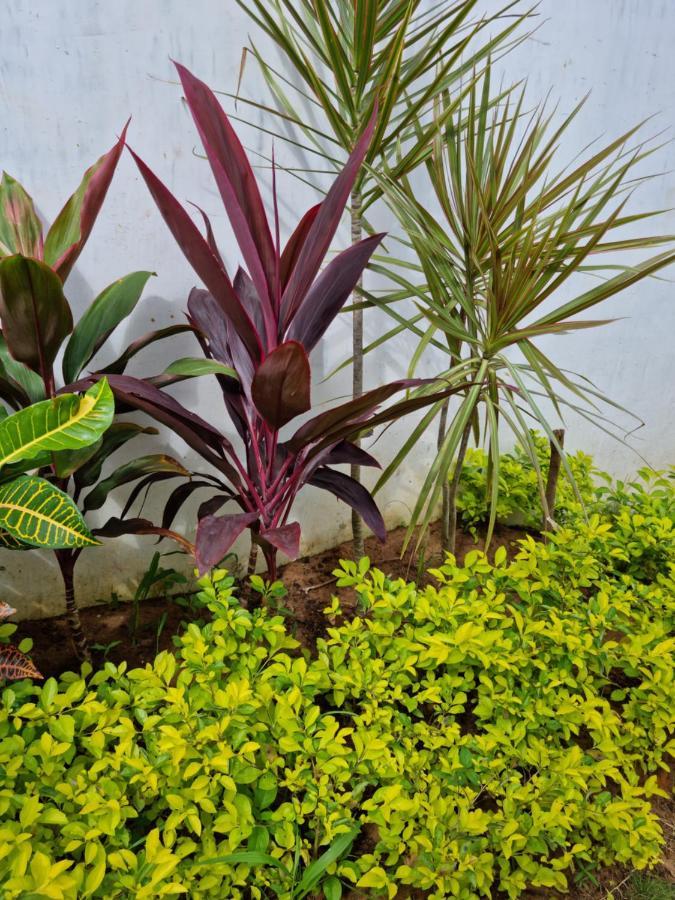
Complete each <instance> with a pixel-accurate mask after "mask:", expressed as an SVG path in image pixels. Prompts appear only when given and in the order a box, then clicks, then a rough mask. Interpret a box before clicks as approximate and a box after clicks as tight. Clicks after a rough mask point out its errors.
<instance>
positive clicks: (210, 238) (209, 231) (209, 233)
mask: <svg viewBox="0 0 675 900" xmlns="http://www.w3.org/2000/svg"><path fill="white" fill-rule="evenodd" d="M188 203H189V204H190V206H194V208H195V209H196V210H197V211H198V212H199V213H200V214H201V217H202V220H203V222H204V229H205V230H206V243H207V244H208V245H209V247H210V248H211V251H212V253H213V255H214V256H215V257H216V259H217V260H218V262H219V263H220V265H221V266H222V267H223V269H224V271H225V272H227V268H226V266H225V263H224V261H223V257H222V256H221V255H220V250H219V249H218V244H217V243H216V238H215V235H214V233H213V228H212V227H211V219H209V217H208V216H207V215H206V213H205V212H204V210H203V209H202V208H201V206H197V204H196V203H193V202H192V200H188Z"/></svg>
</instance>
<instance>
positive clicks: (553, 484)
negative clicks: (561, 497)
mask: <svg viewBox="0 0 675 900" xmlns="http://www.w3.org/2000/svg"><path fill="white" fill-rule="evenodd" d="M553 434H554V435H555V439H556V440H557V442H558V446H559V447H560V449H561V450H562V449H563V446H564V443H565V430H564V429H563V428H556V429H554V431H553ZM549 446H550V457H549V464H548V476H547V478H546V509H547V511H548V512H545V513H544V522H543V525H542V531H552V530H553V527H554V525H555V519H554V517H555V498H556V493H557V490H558V478H559V477H560V464H561V462H562V459H561V456H560V453H559V451H558V447H556V445H555V444H554V443H553V441H550V442H549Z"/></svg>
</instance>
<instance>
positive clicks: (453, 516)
mask: <svg viewBox="0 0 675 900" xmlns="http://www.w3.org/2000/svg"><path fill="white" fill-rule="evenodd" d="M470 436H471V422H468V423H467V425H466V427H465V429H464V432H463V434H462V440H461V441H460V444H459V450H458V451H457V459H456V460H455V471H454V472H453V475H452V481H451V482H450V490H449V494H448V498H449V512H448V521H449V523H450V529H449V534H448V548H449V550H450V553H454V552H455V549H456V544H457V492H458V491H459V479H460V478H461V476H462V469H463V468H464V457H465V456H466V448H467V447H468V446H469V437H470Z"/></svg>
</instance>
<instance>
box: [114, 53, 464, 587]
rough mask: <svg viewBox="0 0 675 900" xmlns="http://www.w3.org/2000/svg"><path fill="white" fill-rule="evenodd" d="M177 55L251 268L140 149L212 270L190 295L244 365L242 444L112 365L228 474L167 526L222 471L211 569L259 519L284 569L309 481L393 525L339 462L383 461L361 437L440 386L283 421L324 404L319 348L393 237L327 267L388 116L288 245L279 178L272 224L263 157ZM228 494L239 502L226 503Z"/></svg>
mask: <svg viewBox="0 0 675 900" xmlns="http://www.w3.org/2000/svg"><path fill="white" fill-rule="evenodd" d="M176 67H177V69H178V73H179V76H180V79H181V82H182V85H183V90H184V93H185V99H186V101H187V105H188V107H189V109H190V112H191V113H192V117H193V119H194V122H195V124H196V126H197V130H198V132H199V135H200V138H201V140H202V144H203V146H204V150H205V153H206V156H207V158H208V161H209V163H210V166H211V169H212V172H213V176H214V178H215V181H216V184H217V187H218V190H219V193H220V196H221V198H222V200H223V204H224V206H225V211H226V213H227V216H228V218H229V220H230V223H231V225H232V228H233V231H234V234H235V236H236V240H237V242H238V244H239V248H240V250H241V253H242V256H243V258H244V263H245V265H246V268H247V271H246V270H244V269H243V268H239V270H238V272H237V273H236V276H235V278H234V279H233V280H231V279H230V277H229V275H228V273H227V271H226V269H225V265H224V263H223V260H222V257H221V255H220V253H219V251H218V247H217V246H216V244H215V241H214V238H213V231H212V229H211V227H210V224H209V221H208V218H207V217H206V216H205V215H204V221H205V230H206V236H202V233H201V232H200V230H199V229H198V228H197V226H196V225H195V224H194V222H193V220H192V218H191V217H190V216H189V215H188V213H187V212H186V211H185V209H184V208H183V206H181V204H180V203H179V202H178V201H177V200H176V198H175V197H174V196H173V195H172V194H171V193H170V191H169V190H168V189H167V188H166V187H165V185H164V184H162V182H161V181H160V180H159V179H158V178H157V177H156V176H155V175H154V174H153V172H152V171H151V170H150V169H149V168H148V166H147V165H146V164H145V163H144V162H143V161H142V160H141V159H140V158H139V157H138V156H137V155H136V154H134V158H135V160H136V162H137V164H138V167H139V169H140V172H141V174H142V176H143V178H144V179H145V182H146V184H147V185H148V188H149V189H150V192H151V194H152V196H153V197H154V199H155V202H156V203H157V206H158V207H159V210H160V212H161V213H162V216H163V217H164V220H165V221H166V223H167V225H168V226H169V229H170V230H171V232H172V234H173V235H174V237H175V239H176V241H177V242H178V244H179V246H180V248H181V250H182V251H183V253H184V254H185V256H186V258H187V260H188V261H189V262H190V264H191V265H192V267H193V268H194V270H195V272H196V273H197V274H198V275H199V277H200V279H201V280H202V282H203V283H204V286H205V289H198V288H195V289H193V290H192V292H191V294H190V297H189V300H188V318H189V320H190V322H191V324H192V325H193V327H194V329H195V332H196V334H197V336H198V339H199V341H200V344H201V347H202V350H203V352H204V354H205V355H206V357H207V358H208V359H209V360H212V361H215V362H219V363H221V364H222V365H225V366H228V367H230V369H231V370H232V371H231V374H229V375H228V374H222V373H221V374H219V375H218V380H219V383H220V387H221V389H222V393H223V398H224V402H225V406H226V408H227V412H228V414H229V417H230V418H231V420H232V422H233V424H234V427H235V428H236V430H237V433H238V435H239V438H240V439H241V442H242V444H243V452H242V453H239V452H237V450H236V449H235V447H234V445H233V444H232V442H231V441H230V440H229V439H228V438H227V437H226V436H225V435H224V434H223V433H222V432H220V431H219V430H218V429H217V428H215V427H214V426H213V425H211V424H209V423H207V422H205V421H204V420H203V419H200V418H198V417H197V416H195V415H194V414H193V413H190V412H189V411H188V410H186V409H184V408H183V407H181V406H180V404H178V403H177V402H176V401H175V400H173V399H172V398H170V397H168V395H167V394H166V393H165V392H164V391H163V390H161V387H162V385H161V384H158V383H155V384H146V385H145V386H144V387H143V388H142V390H140V391H139V389H138V385H137V384H136V385H133V384H131V383H129V381H128V380H127V379H125V378H115V377H114V376H110V378H109V380H110V383H111V386H112V387H113V390H115V391H116V392H117V395H118V397H121V398H123V399H124V400H125V401H127V402H129V403H132V404H135V405H136V406H137V407H138V408H140V409H143V410H145V411H146V412H147V413H149V414H150V415H152V416H154V417H155V418H156V419H158V420H159V421H161V422H163V423H165V424H167V425H169V426H170V427H172V428H173V429H174V430H175V431H176V432H177V433H178V434H180V435H181V437H183V438H184V439H185V440H186V441H187V443H188V444H189V445H190V446H191V447H192V448H193V449H195V450H196V451H197V452H198V453H199V454H200V455H201V456H202V457H203V458H204V459H205V460H206V461H208V462H209V463H211V464H212V466H213V467H214V468H215V469H216V470H217V472H218V473H219V474H218V476H216V477H213V476H209V477H208V478H195V479H193V480H192V481H191V482H190V483H186V484H182V485H181V486H180V487H179V488H178V489H176V490H175V491H174V492H173V494H172V495H171V497H170V499H169V501H168V504H167V507H166V510H165V515H164V521H163V523H162V524H163V527H165V528H168V527H169V526H170V524H171V522H172V520H173V517H174V516H175V515H176V513H177V511H178V509H179V508H180V506H181V505H182V504H183V503H184V502H185V500H186V499H187V498H188V496H189V495H190V494H191V493H192V491H194V490H196V489H197V488H200V487H205V486H208V485H210V484H213V485H215V486H216V487H217V493H216V494H215V496H214V497H212V498H210V499H209V500H208V501H207V502H206V503H203V504H202V506H201V507H200V510H199V514H198V516H199V523H198V528H197V538H196V557H197V563H198V567H199V569H200V570H201V571H205V570H207V569H208V568H210V567H212V566H214V565H216V564H218V563H219V562H220V561H221V560H222V559H223V557H224V556H225V554H226V553H227V551H228V550H229V549H230V547H231V546H232V544H233V543H234V541H235V540H236V539H237V537H238V536H239V535H240V534H241V533H242V532H243V531H244V530H246V529H250V531H251V534H252V540H253V542H254V544H257V545H258V546H259V547H260V548H261V549H262V552H263V554H264V557H265V561H266V563H267V569H268V573H269V576H270V577H272V578H274V577H276V558H277V552H278V551H279V550H281V551H282V552H283V553H285V554H286V555H287V556H289V557H291V558H292V557H294V556H296V555H297V553H298V550H299V542H300V525H299V524H298V523H297V522H294V521H290V516H291V511H292V508H293V504H294V501H295V498H296V496H297V494H298V492H299V491H300V490H301V488H303V487H304V485H306V484H311V485H314V486H315V487H318V488H321V489H323V490H326V491H329V492H330V493H332V494H334V495H335V496H336V497H337V498H338V499H340V500H342V501H344V502H345V503H347V504H348V505H349V506H351V507H352V508H353V509H356V510H357V511H358V512H359V513H360V515H361V516H362V517H363V519H364V521H365V522H366V523H367V525H368V526H369V527H370V528H371V529H372V530H373V531H374V532H375V534H377V535H378V537H380V538H381V539H383V538H384V535H385V528H384V522H383V520H382V516H381V515H380V512H379V511H378V509H377V506H376V505H375V502H374V500H373V498H372V497H371V495H370V493H369V492H368V491H367V490H366V488H364V487H363V486H362V485H361V484H359V483H358V482H357V481H355V480H354V479H353V478H351V477H350V476H348V475H346V474H344V473H343V472H341V471H338V470H337V469H335V468H333V466H334V465H338V464H342V463H347V464H353V463H356V464H359V465H364V466H377V462H376V460H375V459H373V457H372V456H371V455H370V454H368V453H366V452H365V451H363V450H361V449H360V448H359V447H357V446H356V445H355V444H354V443H353V442H352V440H353V439H354V438H355V437H356V436H358V435H359V434H360V433H361V432H363V431H364V430H366V429H370V428H372V427H373V426H375V425H378V424H380V423H383V422H389V421H392V420H394V419H396V418H398V417H399V416H401V415H403V414H404V413H405V412H408V411H410V410H413V409H417V408H419V407H421V406H423V405H425V404H426V403H428V402H430V398H429V397H418V398H416V399H415V400H402V401H399V402H398V403H396V404H394V405H393V406H391V407H390V408H388V409H386V410H383V411H379V412H378V407H379V406H380V404H382V403H383V402H384V401H386V400H387V399H389V398H390V397H391V396H393V395H394V394H395V393H396V392H397V391H400V390H401V389H404V388H405V387H408V386H410V385H411V383H412V382H410V381H397V382H393V383H391V384H387V385H384V386H382V387H379V388H376V389H375V390H371V391H368V392H367V393H366V394H364V395H363V396H361V397H359V398H357V399H356V400H352V401H350V402H348V403H343V404H341V405H339V406H335V407H333V408H332V409H329V410H327V411H325V412H322V413H320V414H318V415H314V416H313V417H311V418H310V419H308V420H307V421H305V422H304V423H303V424H302V425H300V427H299V428H296V430H295V431H293V432H292V433H291V434H289V435H288V436H287V437H282V429H283V428H284V427H285V426H286V425H288V424H289V423H290V422H291V421H292V420H294V419H295V418H296V417H298V416H300V415H302V414H304V413H307V412H308V411H309V410H310V408H311V400H310V387H311V370H310V362H309V354H310V352H311V350H312V349H313V348H314V347H315V346H316V344H317V342H318V341H319V340H320V339H321V337H322V336H323V334H324V333H325V331H326V329H327V328H328V326H329V325H330V323H331V322H332V321H333V319H334V318H335V317H336V316H337V314H338V312H339V311H340V309H341V307H342V306H343V304H344V303H345V301H346V300H347V298H348V297H349V296H350V294H351V292H352V290H353V288H354V286H355V284H356V283H357V281H358V279H359V276H360V275H361V273H362V271H363V269H364V268H365V266H366V265H367V264H368V260H369V259H370V256H371V254H372V253H373V251H374V250H375V248H376V247H377V245H378V244H379V243H380V240H381V239H382V237H383V235H381V234H376V235H373V236H370V237H367V238H365V239H364V240H362V241H360V242H359V243H357V244H355V245H353V246H351V247H349V249H347V250H345V251H343V252H342V253H340V254H339V255H338V256H336V257H335V258H334V259H333V260H332V261H331V262H330V263H329V264H328V265H327V266H326V267H325V268H324V269H323V271H320V267H321V264H322V263H323V260H324V257H325V255H326V253H327V251H328V248H329V245H330V243H331V240H332V238H333V236H334V234H335V232H336V230H337V227H338V225H339V222H340V219H341V216H342V214H343V211H344V208H345V204H346V203H347V200H348V197H349V193H350V190H351V188H352V186H353V184H354V181H355V178H356V176H357V173H358V171H359V167H360V165H361V163H362V161H363V159H364V156H365V154H366V151H367V149H368V144H369V141H370V139H371V136H372V133H373V130H374V126H375V117H373V119H372V120H371V122H370V124H369V125H368V127H367V128H366V130H365V131H364V133H363V135H362V136H361V138H360V139H359V141H358V142H357V144H356V146H355V147H354V149H353V151H352V153H351V155H350V157H349V159H348V161H347V163H346V165H345V167H344V169H343V170H342V171H341V172H340V174H339V175H338V177H337V178H336V180H335V181H334V183H333V185H332V187H331V188H330V190H329V191H328V193H327V195H326V197H325V199H324V200H323V202H322V203H320V204H318V205H317V206H314V207H312V208H311V209H310V210H308V212H307V213H305V215H304V216H303V217H302V219H301V220H300V222H299V224H298V225H297V227H296V229H295V231H294V232H293V234H292V235H291V237H290V238H289V240H288V241H287V243H286V245H285V247H284V248H283V250H282V249H281V246H280V239H279V219H278V211H277V203H276V186H275V202H274V219H273V223H272V226H271V227H270V223H269V222H268V219H267V215H266V213H265V209H264V206H263V202H262V198H261V196H260V192H259V190H258V186H257V184H256V180H255V177H254V174H253V171H252V169H251V166H250V164H249V162H248V159H247V157H246V154H245V152H244V150H243V148H242V146H241V144H240V142H239V140H238V139H237V136H236V134H235V133H234V130H233V128H232V126H231V124H230V122H229V120H228V118H227V116H226V115H225V113H224V111H223V109H222V108H221V106H220V104H219V103H218V101H217V99H216V97H215V96H214V94H213V93H212V91H211V90H210V89H209V88H208V87H207V85H206V84H204V83H203V82H202V81H200V80H198V79H197V78H195V77H194V76H193V75H192V74H191V73H190V72H188V70H187V69H185V68H184V67H183V66H181V65H178V64H176ZM132 152H133V151H132ZM415 384H419V382H415ZM448 391H449V389H447V390H446V393H447V392H448ZM438 396H439V393H438V391H436V393H435V398H436V399H437V398H438ZM350 439H351V440H350ZM228 501H233V502H234V503H235V504H236V505H237V506H238V507H239V509H238V511H237V512H233V513H231V514H225V515H216V512H218V511H219V509H220V508H221V507H222V506H224V505H225V503H226V502H228Z"/></svg>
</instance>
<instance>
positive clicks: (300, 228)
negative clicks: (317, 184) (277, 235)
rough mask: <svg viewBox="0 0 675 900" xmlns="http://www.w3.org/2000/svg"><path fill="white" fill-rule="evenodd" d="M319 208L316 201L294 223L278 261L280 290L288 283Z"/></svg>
mask: <svg viewBox="0 0 675 900" xmlns="http://www.w3.org/2000/svg"><path fill="white" fill-rule="evenodd" d="M320 209H321V204H320V203H317V204H316V206H312V207H311V208H310V209H308V210H307V212H306V213H305V214H304V216H303V217H302V218H301V219H300V221H299V222H298V224H297V225H296V227H295V231H294V232H293V234H292V235H291V236H290V238H289V239H288V242H287V244H286V246H285V247H284V249H283V252H282V254H281V260H280V263H279V278H280V280H281V289H282V291H283V290H284V289H285V287H286V285H287V284H288V279H289V278H290V277H291V274H292V272H293V269H294V268H295V264H296V262H297V261H298V254H299V253H300V251H301V250H302V247H303V245H304V243H305V241H306V240H307V235H308V234H309V230H310V228H311V227H312V222H313V221H314V219H316V217H317V214H318V212H319V210H320Z"/></svg>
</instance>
